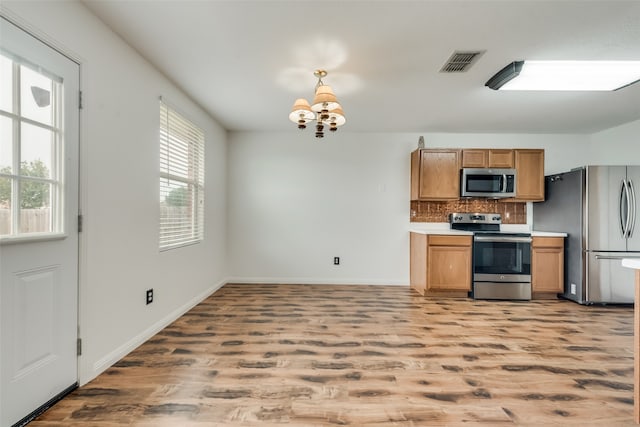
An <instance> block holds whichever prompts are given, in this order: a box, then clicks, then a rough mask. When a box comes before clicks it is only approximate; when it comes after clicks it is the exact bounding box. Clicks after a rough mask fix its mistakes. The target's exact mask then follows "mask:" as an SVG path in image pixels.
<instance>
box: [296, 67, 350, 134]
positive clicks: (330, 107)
mask: <svg viewBox="0 0 640 427" xmlns="http://www.w3.org/2000/svg"><path fill="white" fill-rule="evenodd" d="M313 74H314V75H315V76H316V77H317V78H318V83H317V84H316V90H315V97H314V98H313V102H312V104H309V102H308V101H307V100H306V99H304V98H298V99H296V101H295V102H294V103H293V108H292V109H291V113H289V120H291V121H292V122H294V123H297V125H298V129H305V128H306V127H307V123H309V122H311V121H315V122H316V138H323V137H324V128H325V125H326V126H328V127H329V130H330V131H331V132H335V131H336V130H337V129H338V127H339V126H342V125H344V124H345V123H346V121H347V119H346V118H345V115H344V112H343V111H342V106H341V105H340V103H339V102H338V98H336V95H335V94H334V93H333V90H332V89H331V86H328V85H325V84H324V82H323V81H322V78H323V77H325V76H326V75H327V72H326V71H325V70H316V71H315V72H314V73H313Z"/></svg>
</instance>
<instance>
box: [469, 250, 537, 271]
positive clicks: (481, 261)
mask: <svg viewBox="0 0 640 427" xmlns="http://www.w3.org/2000/svg"><path fill="white" fill-rule="evenodd" d="M473 251H474V253H473V272H474V273H475V274H523V275H530V274H531V243H524V242H475V244H474V246H473Z"/></svg>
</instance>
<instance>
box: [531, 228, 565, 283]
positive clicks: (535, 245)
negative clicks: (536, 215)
mask: <svg viewBox="0 0 640 427" xmlns="http://www.w3.org/2000/svg"><path fill="white" fill-rule="evenodd" d="M532 240H533V241H532V243H531V291H532V292H533V293H536V292H538V293H556V294H559V293H562V292H564V238H562V237H534V238H533V239H532Z"/></svg>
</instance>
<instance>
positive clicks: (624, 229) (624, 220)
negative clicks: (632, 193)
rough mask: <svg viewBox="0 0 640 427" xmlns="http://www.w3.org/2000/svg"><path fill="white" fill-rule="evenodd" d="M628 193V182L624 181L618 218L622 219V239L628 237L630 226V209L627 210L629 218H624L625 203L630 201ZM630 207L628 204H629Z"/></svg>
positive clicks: (621, 187)
mask: <svg viewBox="0 0 640 427" xmlns="http://www.w3.org/2000/svg"><path fill="white" fill-rule="evenodd" d="M628 194H629V193H628V191H627V181H626V180H624V179H623V180H622V185H621V186H620V206H619V210H618V216H619V217H620V231H621V232H622V237H627V224H629V209H628V208H627V217H626V218H624V216H623V212H624V209H623V206H624V202H626V201H627V200H628ZM627 206H628V204H627Z"/></svg>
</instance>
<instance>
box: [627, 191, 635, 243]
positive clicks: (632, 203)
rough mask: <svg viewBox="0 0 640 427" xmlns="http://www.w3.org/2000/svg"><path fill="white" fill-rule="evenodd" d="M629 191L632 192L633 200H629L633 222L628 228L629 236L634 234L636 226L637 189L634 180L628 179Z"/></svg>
mask: <svg viewBox="0 0 640 427" xmlns="http://www.w3.org/2000/svg"><path fill="white" fill-rule="evenodd" d="M627 182H628V183H629V193H630V194H631V200H630V201H629V207H630V208H631V224H629V228H628V229H627V237H631V236H633V229H634V228H635V227H636V214H637V212H636V189H635V188H634V186H633V181H631V180H628V181H627Z"/></svg>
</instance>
